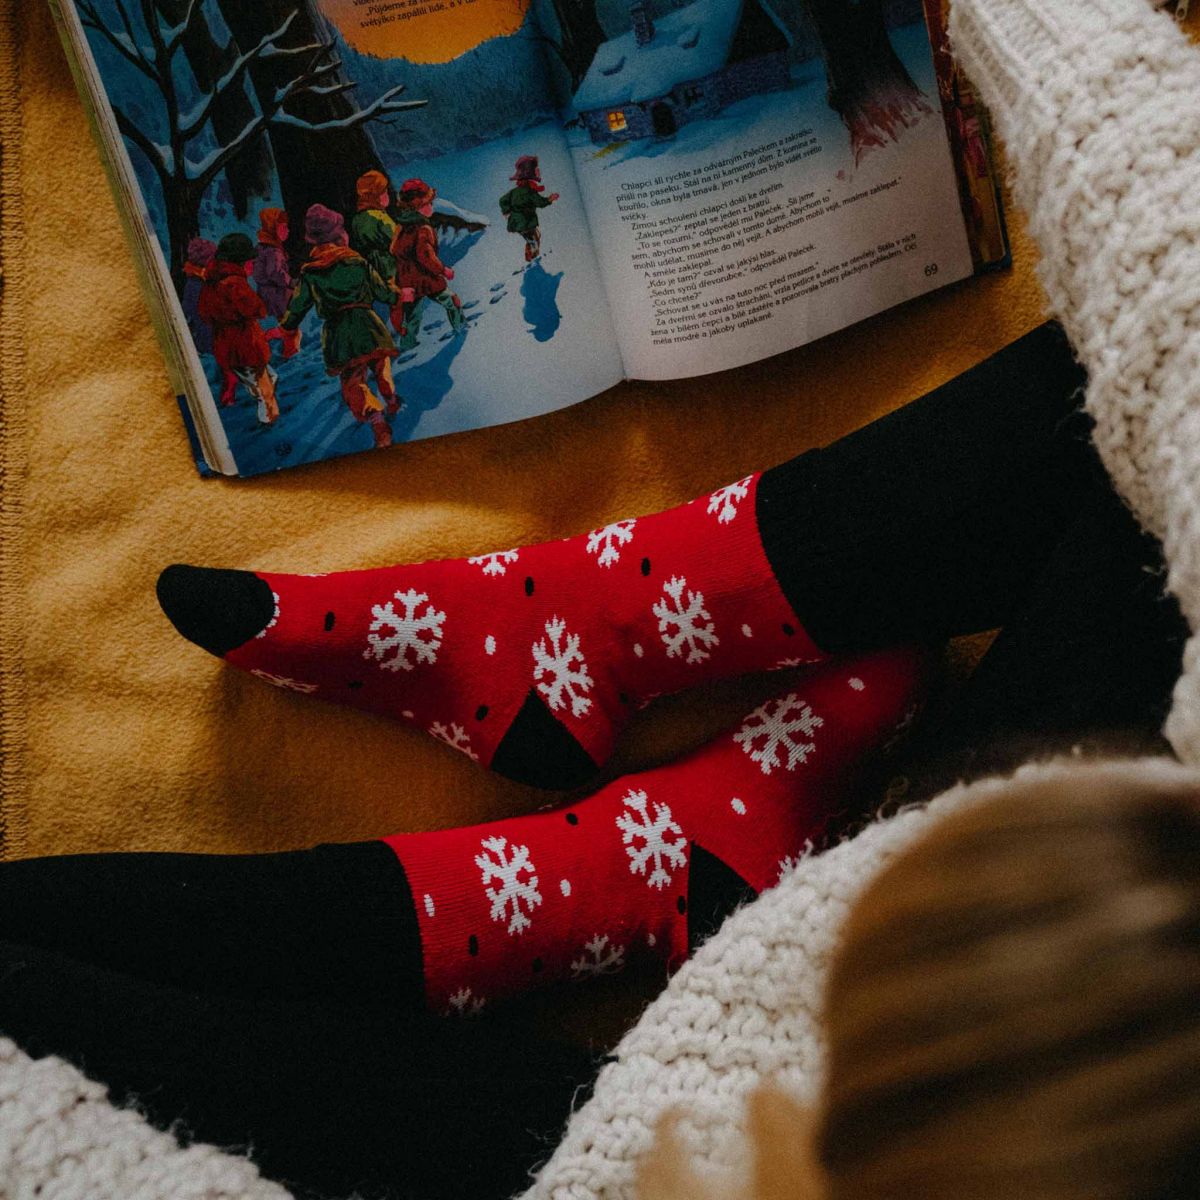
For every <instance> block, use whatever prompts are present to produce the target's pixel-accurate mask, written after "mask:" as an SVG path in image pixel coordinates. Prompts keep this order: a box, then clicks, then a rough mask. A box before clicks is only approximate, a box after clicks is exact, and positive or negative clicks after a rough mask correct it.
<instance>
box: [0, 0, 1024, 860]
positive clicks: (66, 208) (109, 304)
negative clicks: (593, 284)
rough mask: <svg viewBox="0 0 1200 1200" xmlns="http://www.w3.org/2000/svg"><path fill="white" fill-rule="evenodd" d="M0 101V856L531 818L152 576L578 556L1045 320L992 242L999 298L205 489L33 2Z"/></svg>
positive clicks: (1020, 267)
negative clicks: (267, 664) (280, 677)
mask: <svg viewBox="0 0 1200 1200" xmlns="http://www.w3.org/2000/svg"><path fill="white" fill-rule="evenodd" d="M0 97H2V99H3V127H2V136H3V141H2V149H3V221H4V224H3V268H4V279H5V288H4V293H3V307H2V309H0V322H2V323H0V356H2V358H0V363H2V367H3V387H4V396H3V445H2V447H0V450H2V455H3V458H2V466H3V475H2V482H3V510H2V512H0V554H2V562H0V569H2V584H0V587H2V591H0V653H2V659H0V669H2V672H3V675H2V686H3V692H2V700H3V727H2V733H3V756H4V757H3V784H4V790H3V808H2V809H0V818H2V820H0V833H2V841H0V846H2V852H3V854H4V855H6V856H8V857H19V856H23V855H33V854H48V853H60V852H70V851H82V850H116V849H179V850H183V849H188V850H197V851H217V850H223V851H253V850H266V849H278V848H288V847H296V846H303V845H307V844H311V843H313V842H316V841H320V840H350V839H355V838H368V837H372V836H378V835H382V834H386V833H389V832H392V831H395V830H399V829H422V828H431V827H434V826H442V825H451V824H461V823H465V822H473V821H481V820H487V819H490V818H492V817H496V816H500V815H504V814H507V813H511V812H515V811H521V810H526V809H528V808H530V807H532V806H534V805H536V804H538V803H541V802H543V800H544V798H543V797H540V796H538V795H536V794H534V793H531V792H529V791H526V790H523V789H520V788H518V787H516V786H513V785H509V784H506V783H504V782H503V781H499V780H496V779H493V778H491V777H490V776H488V775H486V774H485V773H483V772H481V771H479V770H478V769H477V768H475V767H473V766H472V765H471V764H470V763H469V762H468V761H467V760H465V759H463V758H460V757H459V756H458V755H456V754H454V753H453V752H451V751H449V750H447V749H445V748H444V747H441V746H439V745H438V744H436V743H435V742H433V741H432V740H431V739H430V738H428V737H425V736H423V735H421V734H419V733H416V732H412V731H409V730H406V729H402V728H399V727H396V726H393V725H391V724H389V723H387V722H384V721H382V720H378V719H374V718H371V717H368V716H364V715H361V714H357V713H352V712H348V711H340V710H337V709H334V708H330V707H325V706H322V705H320V704H316V703H312V702H311V701H307V700H306V699H305V698H304V697H300V696H293V695H289V694H286V693H282V692H279V691H276V690H275V689H273V688H269V687H265V686H263V685H262V684H260V683H258V682H257V681H256V680H253V679H251V678H248V677H247V676H245V675H242V674H240V673H238V672H235V671H232V670H228V669H226V668H224V667H223V666H222V664H221V663H219V662H218V661H217V660H215V659H213V658H210V657H209V656H208V655H206V654H205V653H204V652H203V651H201V650H198V649H197V648H196V647H194V646H192V645H189V644H187V643H186V642H184V641H182V640H181V639H180V638H179V637H178V636H177V635H176V634H175V633H174V631H173V630H172V629H171V627H170V626H169V625H168V623H167V621H166V619H165V618H164V617H163V616H162V615H161V614H160V612H159V610H158V607H157V604H156V602H155V599H154V581H155V577H156V575H157V573H158V571H159V569H160V568H161V567H162V566H163V565H165V564H167V563H170V562H175V561H182V562H193V563H205V564H212V565H224V566H241V567H250V568H263V569H266V568H272V569H277V570H284V571H325V570H334V569H337V568H342V567H349V566H371V565H380V564H385V563H390V562H395V561H399V560H404V559H409V560H414V559H422V558H431V557H443V556H448V555H460V554H467V553H472V552H479V551H483V550H488V549H493V548H494V547H495V546H498V545H504V546H509V545H515V544H518V543H521V542H526V541H530V540H534V539H542V538H550V537H559V536H564V535H567V534H572V533H577V532H579V531H582V530H586V529H588V528H592V527H594V526H596V525H599V524H601V523H604V522H608V521H611V520H614V519H616V518H619V517H622V516H628V515H630V514H635V513H640V512H645V511H650V510H653V509H657V508H661V507H664V506H666V505H669V504H674V503H678V502H680V501H683V500H686V499H689V498H690V497H692V496H694V495H697V494H699V493H700V492H702V491H706V490H711V489H712V488H713V487H714V486H716V485H719V484H722V483H726V482H728V481H729V480H730V479H736V478H738V477H739V476H742V475H745V474H747V473H749V472H750V471H752V470H754V469H757V468H760V467H765V466H769V465H771V464H773V463H777V462H780V461H782V460H784V459H785V458H788V457H790V456H791V455H793V454H797V453H799V452H800V451H802V450H805V449H807V448H809V447H812V446H816V445H821V444H823V443H826V442H828V441H831V440H832V439H834V438H837V437H839V436H841V435H843V434H845V433H847V432H849V431H851V430H853V429H855V428H857V427H858V426H860V425H862V424H864V423H866V422H868V421H870V420H872V419H874V418H875V417H878V416H880V415H882V414H883V413H885V412H887V411H889V410H891V409H893V408H896V407H898V406H899V405H902V404H904V403H906V402H907V401H909V400H911V399H912V398H914V397H916V396H918V395H920V394H921V393H922V392H924V391H926V390H928V389H929V388H931V387H933V386H935V385H936V384H938V383H940V382H942V381H943V380H945V379H947V378H949V377H951V376H952V375H954V374H956V373H958V372H960V371H962V370H964V369H965V368H967V367H969V366H971V365H972V364H973V363H975V362H977V361H979V360H980V359H982V358H984V357H985V356H986V355H988V354H990V353H992V352H993V351H994V350H997V349H998V348H1000V347H1001V346H1002V345H1004V344H1005V343H1007V342H1009V341H1011V340H1012V339H1014V338H1016V337H1018V336H1019V335H1021V334H1023V333H1025V332H1026V331H1027V330H1029V329H1030V328H1032V327H1033V326H1034V325H1035V324H1037V322H1038V321H1039V320H1040V319H1041V306H1042V298H1041V295H1040V293H1039V291H1038V289H1037V286H1036V284H1035V283H1034V281H1033V277H1032V273H1031V267H1032V262H1033V251H1032V249H1031V247H1030V245H1029V243H1028V242H1027V240H1026V239H1025V237H1024V236H1023V234H1022V232H1021V229H1020V226H1019V224H1018V223H1017V222H1016V221H1014V225H1015V226H1016V228H1015V230H1014V233H1015V251H1016V262H1017V266H1016V268H1015V270H1013V271H1012V272H1011V273H1007V274H1002V275H998V276H993V277H990V278H987V279H982V280H976V281H973V282H970V283H967V284H963V285H960V286H957V287H954V288H951V289H949V290H948V291H944V292H942V293H940V294H938V295H935V296H932V297H930V298H928V299H925V300H921V301H918V302H915V303H912V304H910V305H908V306H906V307H905V308H904V309H902V310H900V311H894V312H891V313H888V314H885V315H884V316H883V317H881V318H879V319H877V320H874V321H870V322H868V323H866V324H864V325H860V326H858V327H856V328H854V329H851V330H849V331H847V332H846V333H843V334H841V335H838V336H835V337H831V338H827V339H826V340H824V341H822V342H821V343H819V344H817V345H814V346H811V347H808V348H806V349H804V350H801V351H797V352H795V353H791V354H788V355H785V356H783V357H781V358H776V359H773V360H771V361H768V362H765V363H762V364H760V365H758V366H754V367H749V368H746V369H744V370H741V371H737V372H735V373H732V374H730V375H726V376H718V377H714V378H709V379H704V380H700V381H695V382H684V383H678V384H667V385H646V384H638V385H631V386H625V387H620V388H617V389H615V390H614V391H612V392H610V393H608V394H606V395H604V396H602V397H599V398H597V399H595V400H592V401H590V402H588V403H586V404H583V405H580V406H578V407H575V408H570V409H567V410H565V411H563V412H561V413H558V414H555V415H553V416H549V417H545V418H542V419H539V420H537V421H532V422H526V423H522V424H517V425H514V426H510V427H508V428H503V429H495V430H490V431H483V432H480V433H472V434H464V435H459V436H455V437H448V438H441V439H435V440H433V441H430V442H423V443H418V444H415V445H410V446H405V447H401V448H398V449H396V450H392V451H388V452H385V453H380V454H368V455H360V456H357V457H353V458H349V459H343V460H340V461H338V462H333V463H327V464H323V465H320V466H316V467H310V468H304V469H300V470H295V471H291V472H285V473H284V474H281V475H279V476H276V477H271V478H265V479H257V480H250V481H245V482H237V481H222V480H210V481H201V480H200V479H199V478H198V477H197V475H196V471H195V468H194V466H193V465H192V462H191V460H190V459H189V457H188V454H187V448H186V443H185V438H184V435H183V432H182V429H181V428H180V419H179V413H178V411H177V409H176V406H175V401H174V399H173V398H172V396H171V393H170V390H169V388H168V384H167V379H166V375H165V373H164V370H163V366H162V360H161V357H160V355H159V351H158V348H157V345H156V344H155V341H154V338H153V335H152V333H151V330H150V323H149V321H148V319H147V316H146V310H145V308H144V306H143V304H142V300H141V297H140V294H139V292H138V289H137V285H136V282H135V279H134V273H133V269H132V267H131V266H130V263H129V257H128V254H127V252H126V249H125V243H124V239H123V238H122V235H121V230H120V227H119V225H118V221H117V217H116V213H115V210H114V207H113V204H112V200H111V199H110V195H109V191H108V187H107V184H106V181H105V179H104V176H103V174H102V173H101V168H100V164H99V161H98V158H97V154H96V150H95V148H94V146H93V143H92V141H91V138H90V135H89V131H88V128H87V124H86V122H85V120H84V116H83V112H82V110H81V108H80V103H79V100H78V98H77V96H76V93H75V88H74V84H73V83H72V80H71V76H70V75H69V73H68V71H67V67H66V64H65V62H64V59H63V56H62V52H61V50H60V48H59V44H58V38H57V36H56V33H55V30H54V27H53V24H52V22H51V19H50V16H49V13H48V11H47V6H46V5H45V4H44V3H42V2H41V0H0ZM737 692H738V689H737V687H734V688H726V689H709V690H708V692H707V693H706V695H705V696H703V697H695V696H693V697H686V698H682V699H679V700H676V701H674V702H672V704H670V705H668V706H666V709H665V711H660V712H657V713H650V714H647V721H646V726H647V728H644V729H643V730H642V731H641V735H640V736H635V737H634V738H633V739H632V742H631V745H632V747H633V748H632V749H631V750H629V751H627V752H626V757H625V761H626V762H627V763H628V762H634V761H646V760H648V759H650V758H653V757H654V756H656V755H660V754H663V753H665V752H667V750H668V747H670V746H672V745H674V744H675V743H676V742H678V741H680V740H682V741H687V740H695V739H696V738H698V737H699V736H701V734H702V730H703V729H704V728H706V727H707V725H708V723H711V721H712V720H714V719H719V718H720V717H721V716H722V715H724V716H725V717H729V716H732V715H734V714H733V710H732V709H731V708H730V707H729V705H730V704H736V703H737V700H731V699H730V697H731V696H735V695H736V694H737ZM714 697H716V698H717V699H718V700H721V699H723V700H724V701H725V707H724V708H722V707H721V704H719V703H711V704H710V701H711V700H712V699H713V698H714ZM710 710H711V711H710ZM714 714H715V715H714Z"/></svg>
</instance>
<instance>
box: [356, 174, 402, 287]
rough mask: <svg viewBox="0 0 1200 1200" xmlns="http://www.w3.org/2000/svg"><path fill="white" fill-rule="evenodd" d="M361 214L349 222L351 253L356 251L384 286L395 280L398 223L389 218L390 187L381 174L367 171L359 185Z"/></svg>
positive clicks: (359, 180) (360, 179)
mask: <svg viewBox="0 0 1200 1200" xmlns="http://www.w3.org/2000/svg"><path fill="white" fill-rule="evenodd" d="M356 187H357V191H358V211H357V212H356V213H355V214H354V216H353V217H351V219H350V249H351V250H357V251H358V253H359V254H361V255H362V256H363V258H365V259H366V260H367V262H369V263H370V264H371V266H372V267H374V268H375V270H376V272H377V273H378V275H379V278H380V279H382V280H383V281H384V282H385V283H391V282H392V280H393V279H394V278H395V276H396V260H395V258H394V257H393V256H392V238H394V237H395V236H396V222H395V221H393V220H392V218H391V217H390V216H389V215H388V208H389V207H390V205H391V202H392V200H391V187H390V185H389V184H388V178H387V176H386V175H385V174H384V173H383V172H382V171H367V172H366V173H365V174H363V175H360V176H359V178H358V183H357V185H356Z"/></svg>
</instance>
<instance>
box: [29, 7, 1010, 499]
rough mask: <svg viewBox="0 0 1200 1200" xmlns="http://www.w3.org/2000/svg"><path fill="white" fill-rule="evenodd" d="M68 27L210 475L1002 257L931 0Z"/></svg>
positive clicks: (760, 341)
mask: <svg viewBox="0 0 1200 1200" xmlns="http://www.w3.org/2000/svg"><path fill="white" fill-rule="evenodd" d="M51 2H52V4H54V5H55V7H56V9H57V10H58V16H59V19H60V23H61V25H62V27H63V31H64V36H65V39H66V42H67V45H68V48H69V49H70V50H71V52H72V53H71V57H72V63H73V66H74V69H75V71H76V75H77V78H78V79H79V81H80V83H81V85H82V87H83V90H84V93H85V95H86V96H87V97H88V98H89V100H90V102H91V104H92V111H93V116H94V117H95V120H96V126H97V131H98V134H99V136H100V140H101V145H102V147H103V149H104V151H105V154H106V157H107V160H108V162H109V164H110V168H111V171H112V175H113V180H114V185H115V187H116V190H117V193H118V200H119V201H120V203H121V207H122V209H123V211H124V213H125V215H126V217H127V218H128V223H129V226H130V233H131V238H132V243H133V246H134V249H135V251H136V254H137V259H138V264H139V267H140V270H141V275H142V280H143V284H144V286H145V288H146V290H147V294H148V298H149V301H150V304H151V309H152V312H153V313H154V315H155V320H156V325H157V327H158V330H159V333H160V337H161V338H162V341H163V344H164V349H165V351H166V354H167V359H168V365H169V367H170V369H171V374H172V379H173V382H175V383H176V385H177V386H176V391H177V392H179V393H181V394H183V395H184V396H185V397H186V402H187V405H188V408H189V413H190V416H191V427H192V428H194V430H195V432H196V438H197V440H198V441H199V444H200V446H201V448H202V451H203V457H204V459H205V460H206V461H207V462H208V463H210V464H212V466H213V467H214V468H215V470H216V471H218V472H221V473H225V474H242V475H248V474H256V473H259V472H262V471H266V470H272V469H275V468H278V467H281V466H289V465H293V464H298V463H304V462H311V461H314V460H319V459H324V458H330V457H333V456H335V455H338V454H345V453H350V452H353V451H356V450H366V449H371V448H373V447H382V446H387V445H390V444H392V443H394V442H403V441H408V440H411V439H415V438H423V437H431V436H437V435H439V434H445V433H454V432H457V431H460V430H467V429H477V428H481V427H484V426H488V425H495V424H500V423H503V422H511V421H517V420H521V419H524V418H527V417H532V416H535V415H538V414H540V413H545V412H550V411H553V410H555V409H560V408H563V407H566V406H567V405H569V404H574V403H577V402H578V401H581V400H584V399H587V398H588V397H590V396H594V395H596V394H597V393H599V392H601V391H603V390H605V389H606V388H608V387H610V386H612V385H613V384H615V383H617V382H619V381H620V380H621V379H626V378H642V379H678V378H683V377H686V376H691V375H698V374H704V373H707V372H710V371H718V370H726V369H729V368H731V367H737V366H740V365H742V364H745V363H749V362H753V361H757V360H759V359H762V358H766V357H768V356H770V355H772V354H776V353H779V352H781V351H784V350H788V349H792V348H794V347H796V346H799V345H802V344H804V343H806V342H809V341H812V340H814V339H815V338H819V337H822V336H824V335H825V334H828V333H831V332H833V331H834V330H837V329H841V328H843V327H844V326H846V325H848V324H851V323H852V322H854V321H858V320H862V319H864V318H865V317H868V316H871V315H874V314H875V313H878V312H881V311H883V310H884V309H886V308H888V307H891V306H892V305H895V304H899V303H902V302H904V301H906V300H910V299H912V298H914V297H916V296H920V295H922V294H924V293H926V292H929V291H932V290H933V289H935V288H937V287H940V286H942V285H944V284H947V283H952V282H954V281H956V280H959V279H962V278H964V277H965V276H967V275H969V274H970V273H971V272H972V270H973V269H975V267H976V266H979V267H982V266H984V265H986V264H987V263H989V262H1003V261H1005V256H1006V254H1007V239H1006V237H1005V234H1004V229H1003V221H1002V217H1001V214H1000V211H999V207H998V204H997V203H996V200H995V196H994V173H989V172H990V162H989V158H988V147H987V144H986V126H985V123H984V120H983V118H982V115H980V114H978V113H977V112H976V111H975V110H974V109H973V108H972V104H971V99H970V94H969V90H968V89H967V87H966V84H965V81H963V80H961V78H957V77H955V76H953V74H952V69H951V68H950V67H948V65H947V56H946V53H945V48H944V44H943V43H944V38H943V37H942V34H943V28H942V25H941V17H942V0H388V2H387V3H378V4H376V3H366V2H364V0H256V2H255V3H254V4H247V3H245V2H244V0H51ZM926 10H927V11H926ZM931 36H932V38H933V46H932V47H931ZM935 100H936V101H940V104H939V103H935ZM939 108H940V110H941V114H942V116H943V117H944V120H942V119H939V118H938V111H939ZM956 172H957V175H956ZM973 254H974V255H975V258H974V260H973V258H972V255H973Z"/></svg>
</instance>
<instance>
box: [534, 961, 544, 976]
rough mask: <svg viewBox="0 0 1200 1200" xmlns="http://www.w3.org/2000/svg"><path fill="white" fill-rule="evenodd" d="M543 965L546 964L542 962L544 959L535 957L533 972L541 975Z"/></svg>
mask: <svg viewBox="0 0 1200 1200" xmlns="http://www.w3.org/2000/svg"><path fill="white" fill-rule="evenodd" d="M543 966H545V964H544V963H543V962H542V960H541V959H540V958H535V959H534V960H533V973H534V974H535V975H540V974H541V973H542V967H543Z"/></svg>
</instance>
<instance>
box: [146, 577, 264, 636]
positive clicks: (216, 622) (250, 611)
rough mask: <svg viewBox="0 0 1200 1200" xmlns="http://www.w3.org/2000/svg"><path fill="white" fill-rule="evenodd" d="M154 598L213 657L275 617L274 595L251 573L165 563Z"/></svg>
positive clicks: (175, 624) (179, 626)
mask: <svg viewBox="0 0 1200 1200" xmlns="http://www.w3.org/2000/svg"><path fill="white" fill-rule="evenodd" d="M157 592H158V602H159V604H160V605H162V610H163V612H165V613H166V614H167V616H168V617H169V618H170V620H171V624H172V625H174V626H175V628H176V629H178V630H179V632H180V633H181V634H183V636H184V637H185V638H187V640H188V641H189V642H195V643H196V645H197V646H200V647H202V648H203V649H205V650H207V651H208V652H209V653H210V654H215V655H217V657H218V658H220V657H223V656H224V655H226V654H228V653H229V651H230V650H236V649H237V647H238V646H241V645H242V644H243V643H245V642H248V641H249V640H250V639H251V638H252V637H255V636H256V635H257V634H260V633H261V632H262V631H263V630H264V629H266V627H267V626H268V625H269V624H270V623H271V620H272V618H273V617H274V616H275V596H274V594H273V593H272V591H271V587H270V585H269V584H268V583H267V581H266V580H265V579H260V578H259V577H258V576H257V575H255V574H254V573H253V572H252V571H225V570H221V569H218V568H214V567H187V566H183V565H181V564H178V563H177V564H175V565H174V566H170V567H167V569H166V570H165V571H163V573H162V574H161V575H160V576H159V577H158V587H157Z"/></svg>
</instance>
